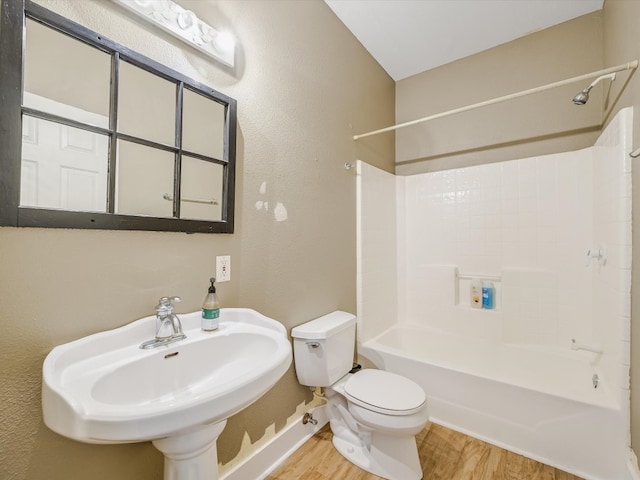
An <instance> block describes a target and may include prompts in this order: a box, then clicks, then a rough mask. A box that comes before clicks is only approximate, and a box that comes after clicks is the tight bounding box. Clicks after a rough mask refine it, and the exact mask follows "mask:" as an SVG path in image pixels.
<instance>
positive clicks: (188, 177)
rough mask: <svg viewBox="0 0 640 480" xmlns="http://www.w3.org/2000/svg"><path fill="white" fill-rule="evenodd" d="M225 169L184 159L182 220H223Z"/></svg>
mask: <svg viewBox="0 0 640 480" xmlns="http://www.w3.org/2000/svg"><path fill="white" fill-rule="evenodd" d="M223 173H224V167H223V166H222V165H218V164H216V163H211V162H207V161H204V160H199V159H197V158H193V157H187V156H183V157H182V169H181V176H180V182H181V183H180V218H188V219H191V220H222V193H223V192H222V179H223Z"/></svg>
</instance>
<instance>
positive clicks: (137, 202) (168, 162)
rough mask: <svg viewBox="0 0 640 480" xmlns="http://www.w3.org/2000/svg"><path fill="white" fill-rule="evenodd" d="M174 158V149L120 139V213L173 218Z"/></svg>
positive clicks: (118, 204)
mask: <svg viewBox="0 0 640 480" xmlns="http://www.w3.org/2000/svg"><path fill="white" fill-rule="evenodd" d="M174 158H175V155H174V154H173V153H171V152H165V151H164V150H158V149H157V148H151V147H146V146H144V145H138V144H137V143H132V142H126V141H123V140H119V141H118V151H117V162H116V163H117V167H116V171H117V180H116V205H115V210H116V213H120V214H128V215H148V216H154V217H172V216H173V202H172V201H171V200H167V199H165V196H172V195H173V174H174V163H175V162H174Z"/></svg>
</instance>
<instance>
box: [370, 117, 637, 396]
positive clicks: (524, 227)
mask: <svg viewBox="0 0 640 480" xmlns="http://www.w3.org/2000/svg"><path fill="white" fill-rule="evenodd" d="M631 115H632V113H631V111H630V109H626V110H623V111H621V112H620V113H619V114H618V115H617V117H616V118H615V119H614V120H613V121H612V122H611V124H610V125H609V126H608V127H607V129H606V130H605V131H604V132H603V134H602V135H601V137H600V139H599V140H598V142H597V144H596V145H595V146H594V147H591V148H587V149H584V150H580V151H575V152H567V153H559V154H554V155H546V156H543V157H535V158H527V159H521V160H514V161H509V162H502V163H495V164H487V165H481V166H474V167H468V168H461V169H454V170H447V171H440V172H433V173H426V174H421V175H414V176H408V177H394V176H393V175H391V174H388V173H386V172H381V171H380V170H377V169H375V168H373V167H371V166H368V165H366V164H361V163H360V165H359V177H358V184H359V196H358V199H359V206H358V213H359V215H358V216H359V239H360V240H359V242H358V243H359V248H360V249H361V252H360V254H359V255H358V257H359V258H358V262H359V263H358V275H359V276H358V278H359V288H358V292H359V302H358V307H359V308H358V313H359V317H360V318H359V320H360V321H361V325H360V327H361V328H360V337H359V338H360V340H361V341H362V340H366V339H368V338H371V337H372V336H375V335H376V334H378V333H380V332H381V331H383V330H384V329H385V328H388V327H389V326H391V325H392V324H393V323H395V322H406V323H412V324H419V325H425V326H429V327H433V328H437V329H441V330H445V331H447V332H450V333H452V334H455V335H461V336H468V337H473V338H477V339H485V340H491V341H499V342H507V343H520V344H534V345H544V346H548V347H559V348H567V349H568V348H569V346H570V342H571V339H572V338H575V339H576V340H577V341H578V342H582V343H590V344H598V345H602V347H603V348H604V350H605V353H606V354H605V355H603V358H602V359H601V361H602V363H603V368H606V369H607V370H608V371H609V372H612V373H613V372H624V371H625V369H624V368H623V369H619V368H617V366H618V365H619V364H620V362H622V364H623V366H624V364H625V362H626V364H627V365H628V342H629V318H630V278H631V273H630V267H631V172H630V168H631V167H630V165H631V163H630V161H629V157H628V152H629V151H630V149H631V142H630V133H629V132H630V125H631ZM394 195H395V202H394V200H393V196H394ZM394 208H395V211H394ZM391 231H397V237H396V238H392V236H391V235H390V234H389V232H391ZM598 248H602V249H603V250H604V254H605V256H606V263H605V262H604V261H603V260H600V261H599V260H598V259H597V258H593V259H591V261H590V262H589V265H587V260H588V257H587V252H588V251H589V250H594V249H598ZM394 264H395V265H394ZM391 270H394V271H393V272H391ZM395 273H397V278H392V277H393V276H394V274H395ZM469 277H478V278H481V279H482V278H483V277H485V278H487V279H492V280H493V282H494V285H495V287H496V291H497V300H496V308H495V309H494V310H476V309H472V308H470V306H469V279H468V278H469ZM396 288H397V290H395V291H394V289H396ZM396 295H397V296H396ZM396 301H397V308H396V307H394V305H395V302H396ZM382 305H383V306H382ZM392 309H394V312H396V314H395V315H394V314H393V313H392V312H391V310H392ZM616 376H617V377H618V378H619V379H620V382H616V384H618V385H621V386H622V387H623V388H624V386H625V384H626V379H625V378H620V376H622V377H624V373H622V374H620V375H618V374H617V373H616ZM618 378H616V380H618Z"/></svg>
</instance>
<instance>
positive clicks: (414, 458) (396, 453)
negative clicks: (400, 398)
mask: <svg viewBox="0 0 640 480" xmlns="http://www.w3.org/2000/svg"><path fill="white" fill-rule="evenodd" d="M372 436H373V438H372V442H371V446H370V448H367V447H366V446H365V445H364V444H363V443H362V442H358V444H355V443H352V442H350V441H348V440H345V439H344V438H341V437H338V436H337V435H334V436H333V440H332V442H333V445H334V447H336V450H338V452H340V454H341V455H342V456H343V457H345V458H346V459H347V460H349V461H350V462H351V463H353V464H354V465H357V466H358V467H360V468H361V469H363V470H365V471H367V472H369V473H372V474H374V475H377V476H379V477H382V478H386V479H388V480H420V479H421V478H422V468H421V467H420V458H419V457H418V447H417V446H416V441H415V438H414V437H410V438H398V437H392V436H389V435H384V434H378V433H373V434H372Z"/></svg>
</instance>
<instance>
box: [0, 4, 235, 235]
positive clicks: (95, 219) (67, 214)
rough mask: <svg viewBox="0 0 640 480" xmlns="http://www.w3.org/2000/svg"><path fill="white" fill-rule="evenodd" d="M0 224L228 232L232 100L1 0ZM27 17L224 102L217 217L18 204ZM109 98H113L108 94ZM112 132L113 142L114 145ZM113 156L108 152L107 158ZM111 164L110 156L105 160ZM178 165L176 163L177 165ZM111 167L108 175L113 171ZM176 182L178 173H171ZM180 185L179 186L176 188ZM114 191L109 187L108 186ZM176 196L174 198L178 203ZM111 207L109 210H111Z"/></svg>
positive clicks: (58, 20) (46, 14) (60, 20)
mask: <svg viewBox="0 0 640 480" xmlns="http://www.w3.org/2000/svg"><path fill="white" fill-rule="evenodd" d="M0 1H1V3H0V226H14V227H45V228H79V229H100V230H147V231H171V232H186V233H233V229H234V204H235V164H236V128H237V125H236V124H237V102H236V100H234V99H233V98H230V97H228V96H226V95H224V94H222V93H220V92H217V91H216V90H213V89H212V88H210V87H207V86H206V85H203V84H201V83H199V82H196V81H195V80H192V79H191V78H188V77H185V76H184V75H182V74H181V73H179V72H176V71H174V70H172V69H170V68H168V67H166V66H164V65H162V64H160V63H157V62H155V61H154V60H151V59H149V58H147V57H144V56H143V55H141V54H139V53H136V52H134V51H132V50H129V49H128V48H126V47H124V46H122V45H119V44H118V43H116V42H113V41H112V40H109V39H107V38H105V37H103V36H102V35H100V34H98V33H96V32H93V31H91V30H89V29H87V28H85V27H83V26H82V25H79V24H77V23H74V22H72V21H70V20H68V19H66V18H64V17H62V16H60V15H58V14H56V13H54V12H51V11H49V10H47V9H45V8H43V7H41V6H39V5H37V4H35V3H33V2H32V1H31V0H0ZM27 18H30V19H32V20H35V21H37V22H40V23H42V24H44V25H46V26H48V27H51V28H53V29H55V30H58V31H60V32H62V33H65V34H67V35H70V36H72V37H75V38H77V39H78V40H80V41H83V42H85V43H88V44H90V45H92V46H94V47H96V48H98V49H100V50H103V51H106V52H108V53H111V54H113V55H117V56H119V57H120V58H122V59H123V60H126V61H128V62H130V63H133V64H135V65H136V66H139V67H141V68H144V69H146V70H149V71H151V72H153V73H155V74H157V75H160V76H163V77H165V78H167V79H171V80H174V81H178V82H181V83H182V84H183V85H184V86H185V87H188V88H190V89H192V90H194V91H197V92H199V93H201V94H204V95H206V96H207V97H209V98H211V99H212V100H215V101H217V102H218V103H221V104H223V105H225V106H226V118H225V139H224V158H223V159H222V162H221V164H222V165H223V167H224V173H223V198H222V220H221V221H205V220H191V219H182V218H161V217H147V216H135V215H121V214H116V213H108V212H107V213H102V212H98V213H94V212H79V211H65V210H55V209H46V208H34V207H25V206H20V174H21V157H22V114H23V109H22V88H23V62H24V54H25V48H24V41H25V31H26V28H25V25H26V19H27ZM111 101H112V102H113V101H114V99H113V98H112V99H111ZM113 138H114V136H112V144H113V141H114V140H113ZM112 157H113V155H112V154H111V153H110V158H112ZM110 165H111V160H110ZM178 168H179V167H178ZM112 170H113V169H112V168H110V171H111V172H110V175H113V172H112ZM176 181H177V182H179V176H177V177H176ZM177 188H178V189H179V186H178V187H177ZM110 195H113V187H110ZM177 201H178V200H176V202H177ZM111 209H112V208H111Z"/></svg>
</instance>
